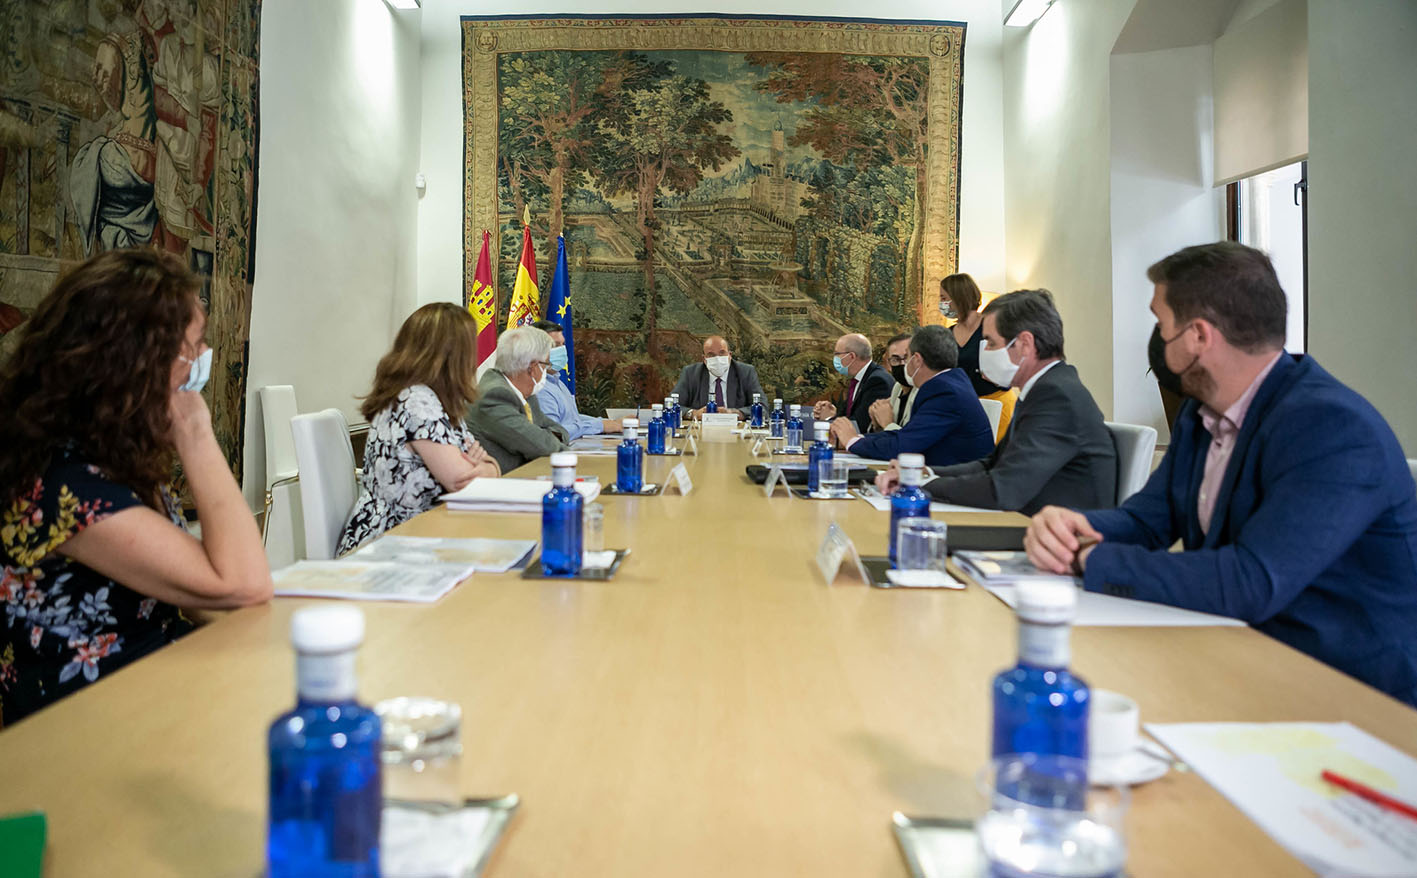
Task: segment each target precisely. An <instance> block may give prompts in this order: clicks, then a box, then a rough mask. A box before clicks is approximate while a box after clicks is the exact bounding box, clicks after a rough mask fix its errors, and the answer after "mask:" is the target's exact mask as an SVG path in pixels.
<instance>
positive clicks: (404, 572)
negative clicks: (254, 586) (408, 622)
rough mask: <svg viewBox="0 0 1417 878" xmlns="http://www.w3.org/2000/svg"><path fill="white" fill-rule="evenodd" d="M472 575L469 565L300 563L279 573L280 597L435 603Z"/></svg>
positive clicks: (277, 584)
mask: <svg viewBox="0 0 1417 878" xmlns="http://www.w3.org/2000/svg"><path fill="white" fill-rule="evenodd" d="M471 575H472V567H471V566H470V565H466V564H397V563H393V562H389V561H297V562H296V563H294V564H291V565H290V566H289V567H284V568H282V569H280V570H277V571H276V572H275V573H274V574H273V575H272V579H274V580H275V586H276V587H275V593H276V595H277V596H279V597H306V598H344V599H346V600H353V601H359V600H365V601H415V602H418V603H425V604H427V603H432V602H433V601H436V600H437V599H438V598H440V597H442V596H443V595H445V594H447V593H448V592H449V591H450V590H451V589H452V587H453V586H455V585H457V584H458V583H459V582H462V581H463V580H464V579H467V578H468V577H469V576H471Z"/></svg>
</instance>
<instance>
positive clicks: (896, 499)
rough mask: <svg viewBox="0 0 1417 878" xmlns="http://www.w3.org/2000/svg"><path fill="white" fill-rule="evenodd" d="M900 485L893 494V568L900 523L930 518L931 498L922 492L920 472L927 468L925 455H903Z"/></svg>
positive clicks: (891, 554) (901, 458) (901, 457)
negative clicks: (909, 519) (912, 519)
mask: <svg viewBox="0 0 1417 878" xmlns="http://www.w3.org/2000/svg"><path fill="white" fill-rule="evenodd" d="M899 460H900V484H899V485H897V486H896V489H895V493H893V494H891V552H890V556H891V566H892V567H895V566H896V540H897V536H896V535H897V534H898V533H899V528H900V523H901V521H902V520H904V519H907V518H929V517H930V497H929V495H927V494H926V493H925V492H924V491H922V490H920V471H921V470H923V469H924V468H925V455H923V454H902V455H901V456H900V458H899Z"/></svg>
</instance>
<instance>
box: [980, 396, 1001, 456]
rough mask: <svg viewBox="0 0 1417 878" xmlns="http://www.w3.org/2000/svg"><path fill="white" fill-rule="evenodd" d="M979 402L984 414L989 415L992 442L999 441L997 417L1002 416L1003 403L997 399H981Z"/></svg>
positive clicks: (996, 442)
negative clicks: (992, 436)
mask: <svg viewBox="0 0 1417 878" xmlns="http://www.w3.org/2000/svg"><path fill="white" fill-rule="evenodd" d="M979 404H980V405H982V406H983V407H984V414H986V415H988V416H989V432H990V433H992V434H994V443H995V444H996V445H997V444H998V442H999V419H1000V418H1002V417H1003V416H1004V404H1003V403H1002V402H999V401H998V400H997V399H981V400H979Z"/></svg>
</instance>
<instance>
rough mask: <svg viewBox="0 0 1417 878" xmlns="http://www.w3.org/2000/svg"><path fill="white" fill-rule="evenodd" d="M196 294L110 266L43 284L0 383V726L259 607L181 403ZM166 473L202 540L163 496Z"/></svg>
mask: <svg viewBox="0 0 1417 878" xmlns="http://www.w3.org/2000/svg"><path fill="white" fill-rule="evenodd" d="M200 286H201V280H200V279H199V278H198V277H196V276H195V275H193V274H192V273H191V272H190V271H188V270H187V268H186V267H185V266H183V264H182V263H181V261H179V260H178V259H176V258H175V257H173V256H171V255H168V254H163V253H158V252H157V251H154V250H113V251H109V252H106V253H103V254H101V255H99V256H96V257H94V258H93V259H90V260H89V261H88V262H86V263H84V264H83V265H81V266H79V267H78V268H76V269H74V270H73V271H71V272H70V273H69V274H67V275H66V276H64V277H63V278H61V279H60V281H59V283H58V284H57V285H56V286H55V287H54V289H53V290H52V291H51V292H50V293H49V294H48V295H47V296H45V298H44V299H43V300H42V301H41V302H40V303H39V306H38V307H37V308H36V309H35V311H34V313H33V314H32V315H31V316H30V318H29V320H28V321H27V322H26V323H25V324H24V325H22V326H21V327H20V329H19V330H18V331H19V332H21V333H23V336H22V339H21V341H20V344H19V347H18V348H17V349H16V351H15V353H14V355H13V356H12V357H11V358H10V359H9V361H8V362H7V363H6V364H5V366H4V368H3V370H0V412H4V413H5V414H4V416H3V417H0V611H3V613H4V617H3V619H0V727H3V726H6V725H9V724H12V723H15V722H17V721H19V720H20V719H22V718H23V717H25V716H27V715H28V714H30V713H33V712H34V711H36V710H39V709H40V708H42V707H44V706H46V705H48V704H50V703H51V702H53V701H55V700H56V699H58V698H62V697H63V696H65V695H68V694H69V693H71V692H74V691H75V690H77V689H80V688H82V687H83V686H86V685H88V684H90V683H93V682H94V681H96V680H98V679H99V678H101V677H103V676H106V675H107V674H110V673H112V672H113V671H115V670H117V669H118V668H120V667H122V666H123V665H125V664H128V663H129V662H132V661H134V660H136V659H138V658H141V657H142V656H144V655H146V654H147V653H150V652H152V651H153V650H155V649H158V648H159V647H161V646H163V645H165V644H167V643H170V642H171V641H173V640H175V639H177V638H178V637H180V636H182V635H183V634H185V633H187V632H188V631H190V630H191V629H192V627H193V625H192V623H191V622H190V621H189V620H188V619H187V618H186V617H185V616H184V615H183V614H182V610H183V609H212V608H234V607H240V606H245V605H248V604H254V603H260V602H262V601H265V600H267V599H269V598H270V596H271V576H270V571H269V569H268V567H267V564H266V556H265V551H264V550H263V549H262V547H261V537H260V533H259V532H258V531H257V529H256V522H255V519H254V517H253V516H252V515H251V511H250V509H249V507H247V505H246V501H245V499H244V498H243V497H242V496H241V489H240V488H239V487H238V486H237V484H236V480H235V479H234V478H232V475H231V469H230V467H229V466H228V465H227V462H226V458H225V456H224V455H223V454H222V451H221V448H220V446H218V445H217V441H216V437H215V435H214V434H213V433H212V423H211V415H210V413H209V412H208V411H207V404H206V402H204V401H203V399H202V396H201V393H200V392H199V391H200V390H201V388H202V385H203V384H204V383H205V382H206V378H207V374H208V372H209V371H210V368H211V349H210V348H208V347H207V345H206V342H205V341H204V334H205V332H206V315H205V314H204V313H203V312H202V308H201V303H200V302H199V300H198V298H197V290H198V289H199V288H200ZM178 461H181V463H182V469H183V472H184V473H185V475H186V478H187V483H188V485H189V486H190V488H191V491H192V496H193V497H194V498H195V499H196V502H197V511H198V515H199V517H200V519H201V523H202V531H203V539H202V540H197V539H195V538H194V537H192V536H191V535H190V534H189V533H187V529H186V527H185V525H184V523H183V518H182V511H181V507H180V505H179V503H178V500H177V497H176V496H175V495H174V494H173V492H172V490H171V489H170V488H169V486H168V481H169V480H170V479H171V477H172V473H173V472H174V465H175V464H176V463H177V462H178Z"/></svg>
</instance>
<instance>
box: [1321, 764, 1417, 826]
mask: <svg viewBox="0 0 1417 878" xmlns="http://www.w3.org/2000/svg"><path fill="white" fill-rule="evenodd" d="M1323 779H1324V780H1326V781H1328V782H1329V783H1331V784H1334V785H1336V786H1340V787H1343V788H1344V789H1345V790H1348V792H1350V793H1353V794H1355V795H1359V796H1362V797H1363V798H1365V799H1367V800H1368V801H1369V802H1372V803H1373V804H1375V805H1380V806H1382V807H1384V808H1386V809H1388V810H1389V811H1396V812H1397V813H1399V814H1402V815H1404V816H1406V817H1411V818H1412V819H1413V820H1417V808H1414V807H1412V806H1411V805H1409V804H1407V803H1406V802H1403V801H1401V800H1399V799H1394V798H1393V797H1392V796H1389V795H1385V794H1383V793H1380V792H1378V791H1377V790H1375V789H1373V788H1372V787H1369V786H1364V785H1363V784H1360V783H1358V781H1356V780H1352V779H1350V778H1346V777H1344V776H1343V775H1341V774H1334V773H1333V772H1331V771H1324V773H1323Z"/></svg>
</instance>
